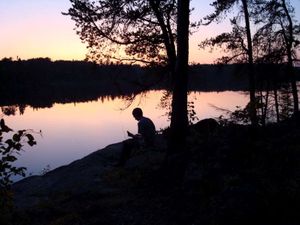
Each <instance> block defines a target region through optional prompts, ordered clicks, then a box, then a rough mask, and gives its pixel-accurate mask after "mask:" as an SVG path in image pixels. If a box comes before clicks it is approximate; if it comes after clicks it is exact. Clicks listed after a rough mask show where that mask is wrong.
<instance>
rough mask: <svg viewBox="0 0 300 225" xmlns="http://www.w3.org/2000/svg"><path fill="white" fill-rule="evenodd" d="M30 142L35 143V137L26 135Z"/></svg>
mask: <svg viewBox="0 0 300 225" xmlns="http://www.w3.org/2000/svg"><path fill="white" fill-rule="evenodd" d="M26 137H27V138H28V141H34V137H33V136H32V135H31V134H26Z"/></svg>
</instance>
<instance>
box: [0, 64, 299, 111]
mask: <svg viewBox="0 0 300 225" xmlns="http://www.w3.org/2000/svg"><path fill="white" fill-rule="evenodd" d="M285 70H286V69H285V66H283V65H256V72H257V76H256V77H257V81H258V82H257V84H258V85H257V86H258V87H259V88H263V86H264V84H265V83H268V82H279V83H281V82H284V81H286V80H287V79H286V75H285V74H286V72H285ZM295 71H296V74H297V75H298V78H299V74H300V70H299V68H297V69H296V70H295ZM167 78H168V75H167V72H166V69H164V68H161V67H155V68H153V67H152V68H148V67H141V66H137V65H124V64H110V65H97V64H94V63H92V62H86V61H51V60H50V59H49V58H36V59H29V60H11V59H2V60H1V61H0V106H4V105H13V104H29V105H31V106H37V107H46V106H51V105H52V104H53V103H65V102H78V101H87V100H96V99H98V98H100V97H108V96H109V97H111V98H114V97H117V96H126V95H133V94H136V93H138V92H140V91H142V90H145V89H167V88H168V86H169V85H170V84H169V83H167V82H166V81H167V80H169V79H167ZM189 86H190V90H192V91H225V90H236V91H245V90H247V87H248V81H247V65H244V64H233V65H191V66H190V82H189Z"/></svg>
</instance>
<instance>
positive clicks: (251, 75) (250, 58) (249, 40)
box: [242, 0, 257, 127]
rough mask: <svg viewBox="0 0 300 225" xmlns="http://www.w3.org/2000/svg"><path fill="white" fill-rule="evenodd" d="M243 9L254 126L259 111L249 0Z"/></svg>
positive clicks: (252, 122) (251, 118) (243, 1)
mask: <svg viewBox="0 0 300 225" xmlns="http://www.w3.org/2000/svg"><path fill="white" fill-rule="evenodd" d="M242 3H243V11H244V18H245V25H246V33H247V48H248V49H247V54H248V64H249V71H248V77H249V93H250V112H249V114H250V120H251V124H252V126H254V127H255V126H257V113H256V98H255V78H254V65H253V50H252V38H251V29H250V20H249V12H248V4H247V0H242Z"/></svg>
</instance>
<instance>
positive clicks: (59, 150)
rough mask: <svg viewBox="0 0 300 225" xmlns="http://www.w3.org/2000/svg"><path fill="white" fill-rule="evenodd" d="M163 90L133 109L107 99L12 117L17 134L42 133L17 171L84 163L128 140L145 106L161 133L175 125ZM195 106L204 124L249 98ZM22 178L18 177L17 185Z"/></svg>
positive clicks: (216, 97) (213, 97) (223, 96)
mask: <svg viewBox="0 0 300 225" xmlns="http://www.w3.org/2000/svg"><path fill="white" fill-rule="evenodd" d="M162 95H163V92H162V91H151V92H148V93H147V94H146V96H143V97H140V96H138V97H137V98H136V99H135V100H134V102H133V103H132V104H131V106H130V107H128V108H127V109H124V110H120V108H124V107H125V106H126V105H127V104H126V102H124V100H121V99H114V100H110V99H106V100H103V101H100V100H98V101H92V102H85V103H76V104H75V103H72V104H55V105H54V106H53V107H51V108H43V109H38V110H37V109H32V108H29V107H27V108H26V110H25V113H24V114H22V115H20V114H19V113H16V115H14V116H6V117H4V118H5V121H6V124H7V125H8V126H9V127H11V128H13V129H14V130H19V129H33V130H35V131H40V130H41V131H42V135H39V134H36V135H35V138H36V140H37V143H38V144H37V145H36V146H34V147H32V148H30V147H24V152H22V154H21V155H20V156H19V160H18V161H17V163H16V165H17V166H25V167H27V174H33V175H36V174H41V172H42V170H43V169H44V168H46V167H48V168H49V167H50V168H51V169H54V168H57V167H59V166H62V165H65V164H68V163H70V162H72V161H74V160H76V159H80V158H82V157H84V156H86V155H88V154H89V153H91V152H93V151H96V150H98V149H101V148H104V147H105V146H107V145H109V144H112V143H116V142H120V141H122V140H124V139H125V138H126V130H130V131H131V132H133V133H134V132H136V131H137V126H136V121H135V120H134V119H133V117H132V116H131V111H132V109H133V108H134V107H137V106H138V107H141V108H142V109H143V111H144V115H145V116H147V117H150V118H151V119H152V120H153V122H154V123H155V125H156V128H157V130H159V129H161V128H165V127H167V126H168V125H169V121H168V118H167V116H165V113H166V112H167V109H164V108H160V107H159V103H160V98H161V96H162ZM189 99H190V101H193V102H194V104H195V111H196V112H197V117H198V118H199V119H204V118H208V117H217V116H219V115H221V114H223V112H221V111H218V110H216V108H215V107H213V106H212V105H214V106H217V107H220V108H226V109H229V110H234V109H235V107H236V106H242V107H243V106H245V105H246V103H247V102H248V97H247V96H246V95H245V94H243V93H241V92H232V91H226V92H219V93H217V92H209V93H207V92H205V93H203V92H201V93H192V94H190V96H189ZM17 179H18V178H16V180H17Z"/></svg>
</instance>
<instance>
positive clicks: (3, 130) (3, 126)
mask: <svg viewBox="0 0 300 225" xmlns="http://www.w3.org/2000/svg"><path fill="white" fill-rule="evenodd" d="M0 127H1V130H2V132H6V133H8V132H10V131H13V130H12V129H10V128H9V127H8V126H6V125H5V122H4V119H1V121H0Z"/></svg>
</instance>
